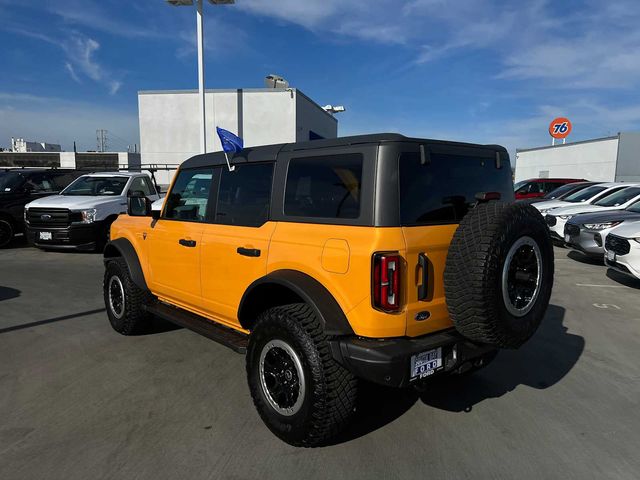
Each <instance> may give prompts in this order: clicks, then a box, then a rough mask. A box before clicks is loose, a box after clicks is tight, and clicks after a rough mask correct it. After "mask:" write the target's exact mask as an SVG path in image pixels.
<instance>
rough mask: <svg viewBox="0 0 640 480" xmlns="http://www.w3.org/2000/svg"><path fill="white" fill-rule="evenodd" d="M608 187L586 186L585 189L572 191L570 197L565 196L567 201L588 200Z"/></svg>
mask: <svg viewBox="0 0 640 480" xmlns="http://www.w3.org/2000/svg"><path fill="white" fill-rule="evenodd" d="M606 188H607V187H598V186H597V185H594V186H593V187H588V188H585V189H584V190H579V191H577V192H575V193H572V194H571V195H569V196H568V197H565V198H563V200H564V201H565V202H571V203H578V202H586V201H587V200H589V199H590V198H593V197H594V196H595V195H597V194H599V193H600V192H602V191H604V190H606Z"/></svg>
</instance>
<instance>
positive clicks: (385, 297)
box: [372, 253, 400, 312]
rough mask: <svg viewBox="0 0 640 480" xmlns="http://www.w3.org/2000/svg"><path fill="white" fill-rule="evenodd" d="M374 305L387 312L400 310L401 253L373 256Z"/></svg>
mask: <svg viewBox="0 0 640 480" xmlns="http://www.w3.org/2000/svg"><path fill="white" fill-rule="evenodd" d="M372 277H373V278H372V283H373V306H374V307H375V308H378V309H380V310H383V311H385V312H397V311H398V310H400V255H397V254H393V253H391V254H389V253H376V254H375V255H374V256H373V272H372Z"/></svg>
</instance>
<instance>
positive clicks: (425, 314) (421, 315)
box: [416, 311, 431, 322]
mask: <svg viewBox="0 0 640 480" xmlns="http://www.w3.org/2000/svg"><path fill="white" fill-rule="evenodd" d="M430 316H431V314H430V313H429V312H427V311H424V312H418V313H416V321H418V322H421V321H422V320H426V319H427V318H429V317H430Z"/></svg>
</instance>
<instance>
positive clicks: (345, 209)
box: [284, 154, 362, 218]
mask: <svg viewBox="0 0 640 480" xmlns="http://www.w3.org/2000/svg"><path fill="white" fill-rule="evenodd" d="M361 187H362V155H361V154H345V155H329V156H324V157H309V158H294V159H292V160H291V162H289V172H288V173H287V186H286V190H285V198H284V213H285V215H291V216H296V217H315V218H358V217H359V216H360V195H361V193H360V192H361V190H362V188H361Z"/></svg>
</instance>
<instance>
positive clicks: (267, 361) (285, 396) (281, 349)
mask: <svg viewBox="0 0 640 480" xmlns="http://www.w3.org/2000/svg"><path fill="white" fill-rule="evenodd" d="M304 380H305V379H304V372H303V370H302V363H301V361H300V357H298V355H297V353H296V352H295V351H294V350H293V348H292V347H291V346H290V345H289V344H288V343H286V342H284V341H282V340H271V341H270V342H268V343H267V344H266V345H265V346H264V347H263V349H262V352H261V354H260V384H261V386H262V390H263V392H264V394H265V397H266V399H267V401H268V402H269V404H270V405H271V407H273V409H274V410H276V411H277V412H278V413H280V414H281V415H285V416H290V415H294V414H295V413H296V412H298V411H299V410H300V408H301V407H302V403H303V401H304V393H305V385H304Z"/></svg>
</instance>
